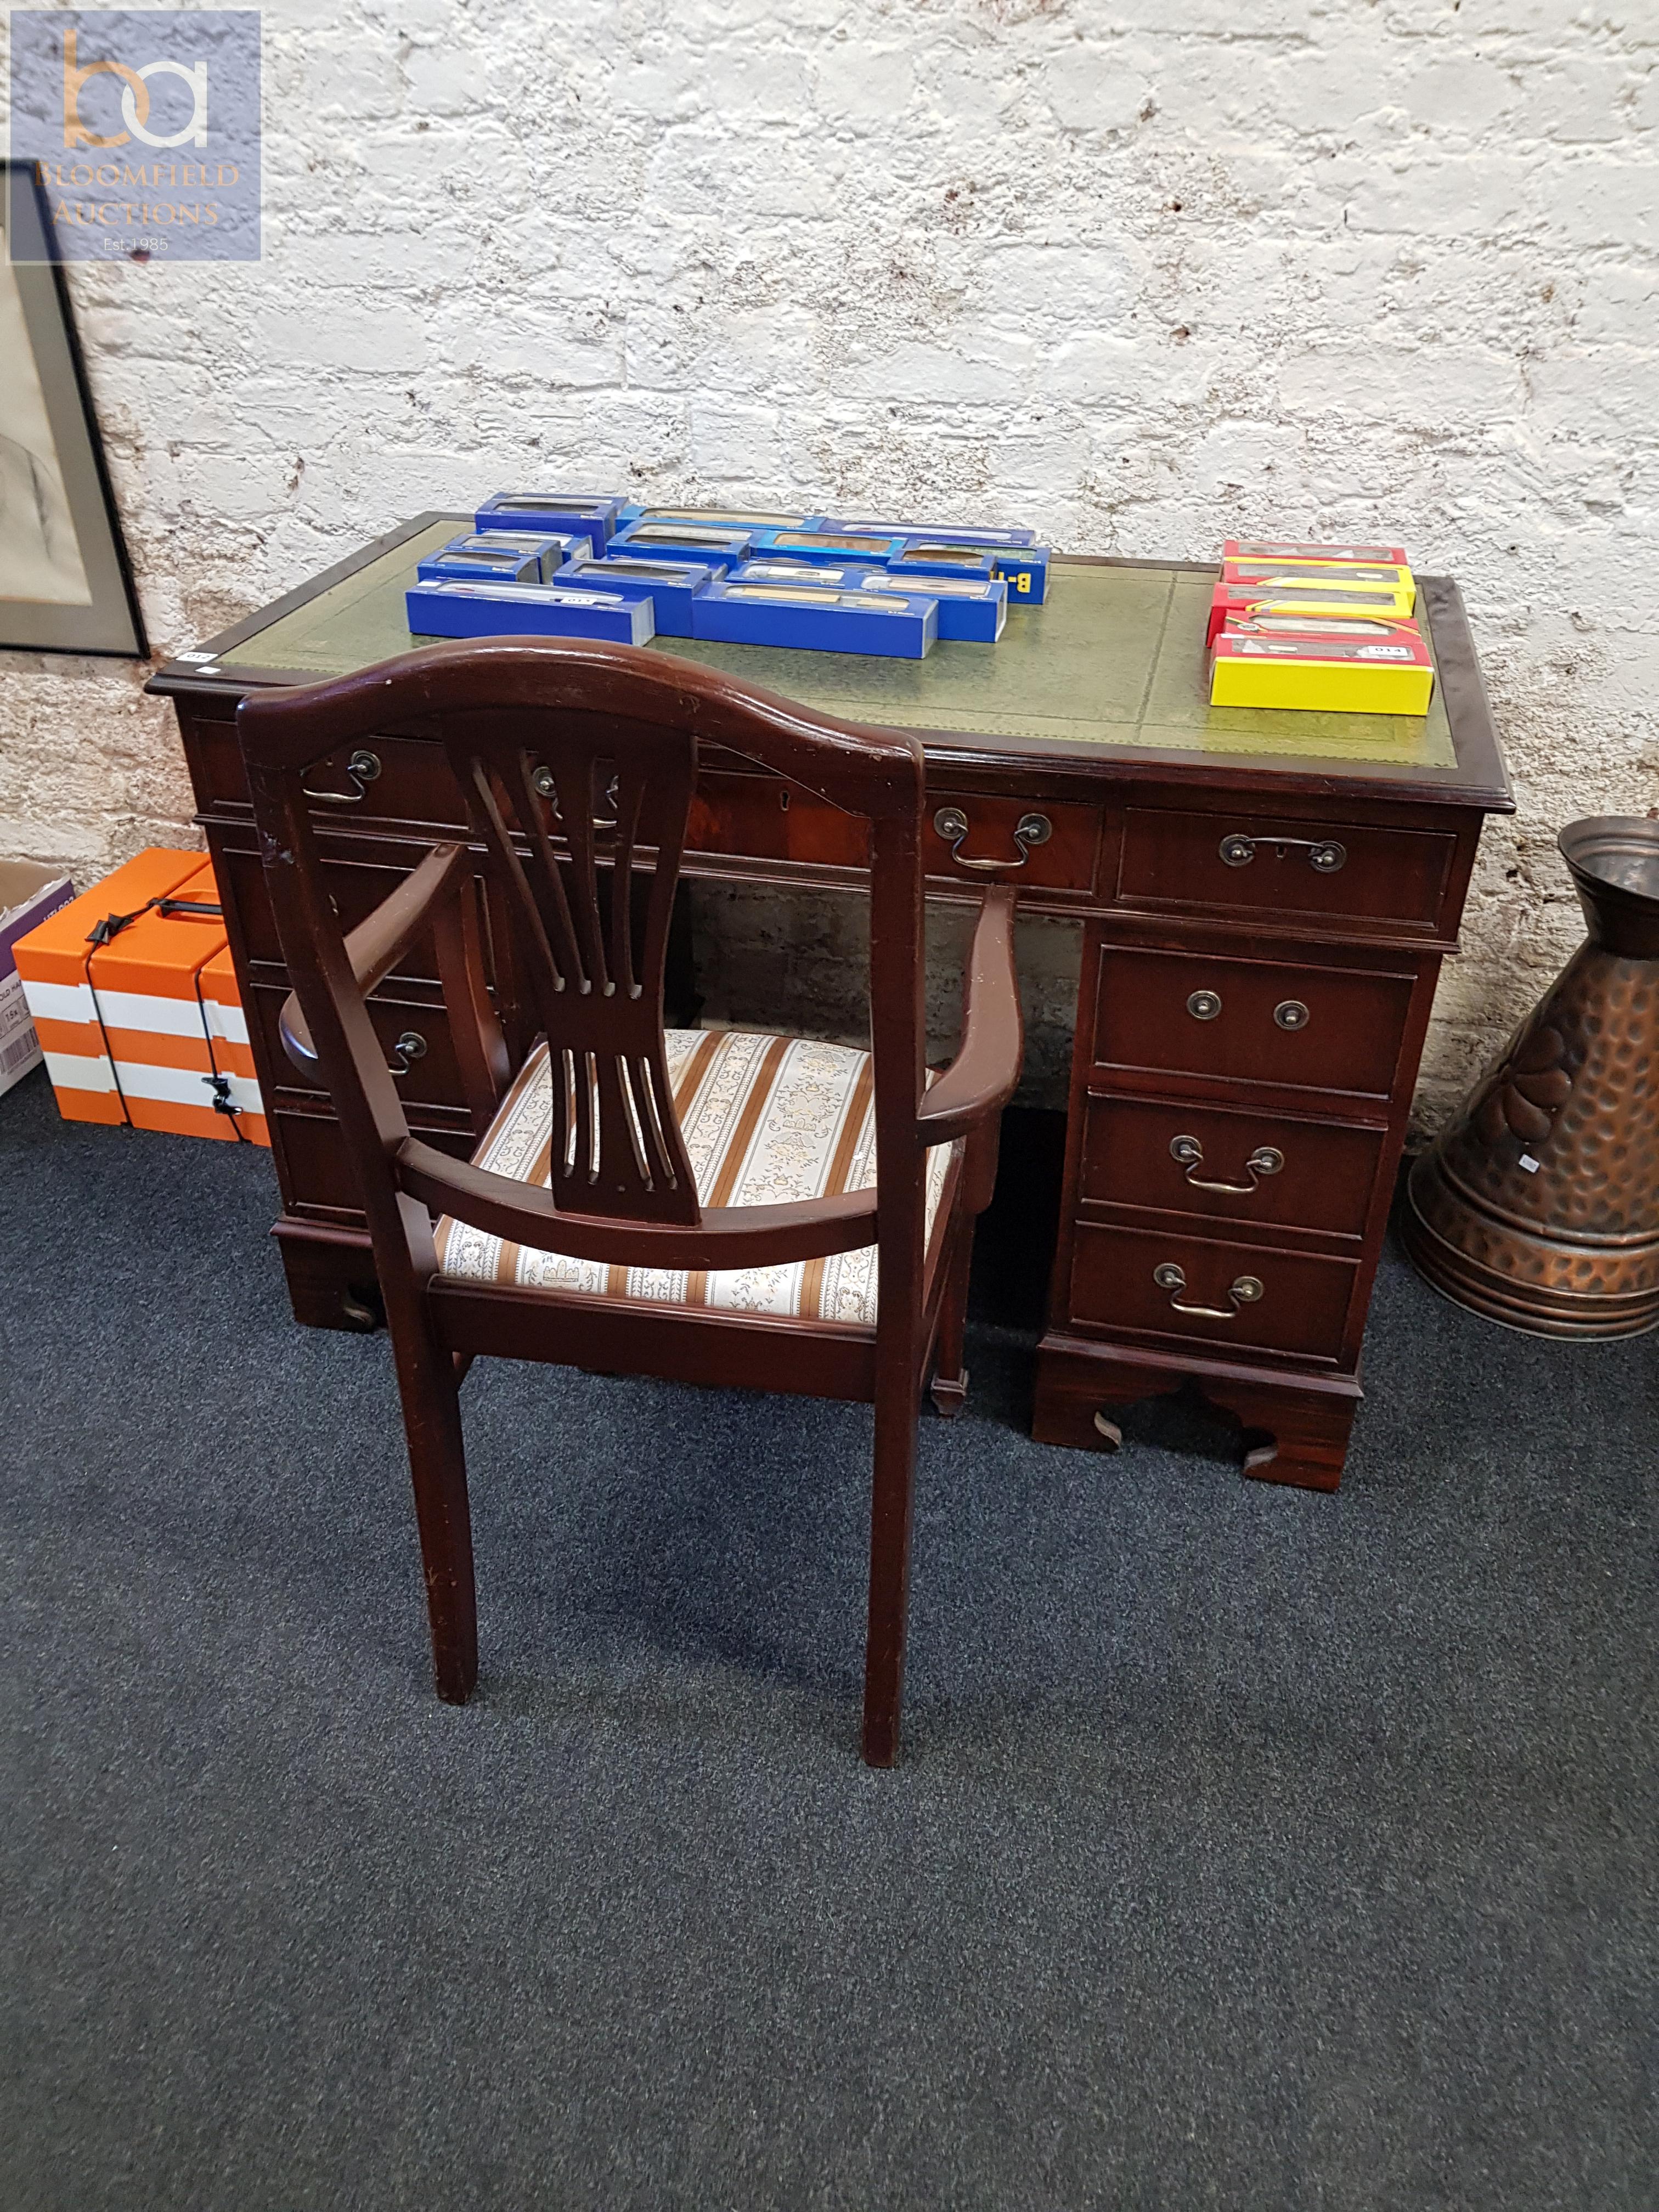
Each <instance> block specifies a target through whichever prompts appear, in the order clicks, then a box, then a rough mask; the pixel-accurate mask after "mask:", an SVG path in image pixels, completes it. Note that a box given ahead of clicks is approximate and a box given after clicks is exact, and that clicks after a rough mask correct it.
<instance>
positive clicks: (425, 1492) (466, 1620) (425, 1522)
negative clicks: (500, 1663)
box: [398, 1345, 478, 1705]
mask: <svg viewBox="0 0 1659 2212" xmlns="http://www.w3.org/2000/svg"><path fill="white" fill-rule="evenodd" d="M398 1391H399V1393H400V1395H401V1396H402V1399H403V1407H404V1431H405V1432H406V1434H407V1436H408V1439H409V1473H410V1480H411V1482H412V1483H413V1484H414V1487H415V1518H416V1523H417V1524H418V1526H419V1528H420V1534H421V1564H422V1567H423V1569H424V1571H425V1574H426V1608H427V1618H428V1621H429V1623H430V1625H431V1630H432V1679H433V1683H434V1686H435V1688H436V1690H437V1692H438V1695H439V1696H440V1697H441V1699H443V1701H444V1703H445V1704H446V1705H465V1703H466V1700H467V1699H468V1698H469V1697H470V1696H471V1693H472V1687H473V1685H474V1684H475V1683H476V1682H477V1679H478V1613H477V1595H476V1591H475V1589H474V1584H473V1578H472V1516H471V1512H470V1510H469V1509H468V1505H467V1497H466V1452H465V1444H464V1442H463V1439H462V1434H461V1407H460V1390H459V1382H458V1380H457V1377H456V1373H455V1364H454V1362H453V1359H452V1358H451V1357H450V1355H449V1353H448V1352H444V1351H441V1350H440V1349H438V1348H437V1347H436V1346H429V1345H422V1346H420V1347H419V1349H418V1350H417V1351H416V1352H414V1353H413V1354H412V1355H410V1356H408V1357H404V1356H400V1357H399V1358H398Z"/></svg>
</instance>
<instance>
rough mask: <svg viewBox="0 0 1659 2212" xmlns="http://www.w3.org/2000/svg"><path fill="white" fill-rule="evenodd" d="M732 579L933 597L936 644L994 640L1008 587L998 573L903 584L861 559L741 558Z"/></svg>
mask: <svg viewBox="0 0 1659 2212" xmlns="http://www.w3.org/2000/svg"><path fill="white" fill-rule="evenodd" d="M731 581H732V583H734V584H793V585H794V586H797V587H798V588H799V586H803V585H806V586H811V585H817V586H823V587H825V588H827V589H829V590H831V591H843V592H883V593H885V594H886V595H887V596H888V597H892V596H894V595H896V596H898V597H899V598H901V599H903V598H909V599H921V598H926V599H937V600H938V602H939V642H940V644H941V645H944V644H946V643H966V644H970V645H994V644H995V643H996V641H997V640H998V639H999V638H1000V636H1001V635H1002V629H1003V624H1004V623H1006V621H1007V619H1008V586H1006V584H1005V583H1004V582H1003V580H1002V579H1001V578H1000V576H987V577H978V576H929V577H927V579H926V580H921V579H918V580H917V581H916V582H915V584H912V585H908V586H907V585H906V584H905V583H904V582H903V581H902V579H901V578H899V577H897V576H896V575H895V574H893V572H892V570H891V569H890V568H868V567H866V565H865V564H864V563H863V562H855V563H854V564H852V565H851V566H849V567H848V568H809V567H807V566H806V564H805V562H794V561H769V560H760V561H745V562H744V563H743V564H742V566H741V567H740V568H734V569H733V570H732V575H731Z"/></svg>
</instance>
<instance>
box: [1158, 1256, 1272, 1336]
mask: <svg viewBox="0 0 1659 2212" xmlns="http://www.w3.org/2000/svg"><path fill="white" fill-rule="evenodd" d="M1152 1280H1153V1281H1154V1282H1155V1283H1156V1284H1157V1285H1158V1288H1159V1290H1160V1291H1168V1292H1169V1293H1170V1304H1171V1305H1172V1306H1173V1307H1174V1308H1175V1310H1176V1312H1177V1313H1184V1314H1199V1315H1201V1316H1202V1317H1203V1318H1204V1319H1205V1320H1206V1321H1237V1319H1238V1316H1239V1310H1240V1308H1241V1307H1243V1306H1253V1305H1254V1304H1255V1302H1256V1300H1257V1299H1258V1298H1259V1297H1261V1284H1260V1283H1259V1282H1258V1281H1257V1280H1256V1278H1255V1276H1254V1275H1238V1276H1236V1277H1235V1278H1234V1279H1233V1281H1232V1282H1231V1285H1229V1286H1228V1291H1227V1296H1228V1297H1230V1298H1231V1300H1232V1304H1231V1305H1226V1306H1200V1305H1194V1304H1192V1303H1191V1302H1190V1301H1189V1300H1188V1299H1186V1298H1182V1297H1180V1296H1179V1295H1178V1293H1179V1292H1180V1291H1184V1290H1185V1289H1186V1287H1187V1277H1186V1273H1185V1271H1184V1270H1183V1269H1182V1268H1180V1267H1176V1263H1175V1261H1173V1260H1165V1261H1164V1263H1163V1265H1162V1266H1161V1267H1154V1268H1153V1270H1152Z"/></svg>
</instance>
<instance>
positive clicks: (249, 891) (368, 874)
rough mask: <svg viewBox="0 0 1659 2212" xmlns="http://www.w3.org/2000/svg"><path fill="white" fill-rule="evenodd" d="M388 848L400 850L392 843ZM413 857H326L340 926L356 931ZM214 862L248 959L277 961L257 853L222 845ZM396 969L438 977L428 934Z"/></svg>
mask: <svg viewBox="0 0 1659 2212" xmlns="http://www.w3.org/2000/svg"><path fill="white" fill-rule="evenodd" d="M365 842H370V841H367V840H366V841H365ZM393 849H394V850H397V849H399V848H395V847H394V848H393ZM418 858H419V854H418V853H416V854H414V855H413V856H411V857H410V860H408V861H407V862H404V863H399V862H398V861H391V862H382V861H374V860H325V861H324V863H323V874H324V878H325V881H326V883H327V884H328V894H329V896H330V898H331V899H332V901H333V902H334V911H335V912H336V914H337V915H339V917H340V920H341V922H342V923H343V926H344V927H345V928H346V929H348V930H352V929H356V927H357V925H358V923H359V922H360V921H367V920H368V916H369V915H371V914H373V913H374V909H375V908H376V907H377V906H379V905H380V902H381V900H382V899H385V898H389V897H390V896H392V892H393V891H395V890H397V888H398V884H401V883H402V882H403V881H404V878H405V877H407V876H408V874H409V873H410V869H411V868H413V866H415V864H416V860H417V859H418ZM213 866H214V872H215V873H216V876H217V877H218V879H219V885H220V889H221V890H222V892H223V894H224V896H225V900H226V902H227V904H231V903H234V907H235V910H236V914H237V917H238V919H239V920H240V923H241V926H242V935H243V939H244V940H245V942H246V948H247V957H248V958H249V959H250V960H274V961H277V962H280V961H281V960H282V957H283V948H282V945H281V943H280V942H279V940H278V939H277V935H276V916H275V915H273V914H272V912H271V910H270V896H269V895H268V893H267V891H266V890H265V876H264V868H263V867H262V866H261V865H260V862H259V856H258V854H257V853H239V852H227V851H225V850H224V849H223V848H219V849H216V851H215V854H214V857H213ZM398 972H399V974H400V975H412V976H416V977H418V978H419V979H420V981H422V982H433V981H436V980H437V974H438V959H437V954H436V953H435V951H434V950H433V946H432V940H431V939H430V937H429V936H427V937H420V938H417V939H416V941H415V942H414V944H413V945H410V948H409V951H407V953H405V954H404V958H403V960H402V962H401V963H400V964H399V969H398Z"/></svg>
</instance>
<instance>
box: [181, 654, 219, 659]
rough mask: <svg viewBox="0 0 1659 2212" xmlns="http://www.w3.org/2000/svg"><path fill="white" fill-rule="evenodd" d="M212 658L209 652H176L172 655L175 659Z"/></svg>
mask: <svg viewBox="0 0 1659 2212" xmlns="http://www.w3.org/2000/svg"><path fill="white" fill-rule="evenodd" d="M212 658H213V655H212V654H211V653H174V655H173V659H175V660H211V659H212Z"/></svg>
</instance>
